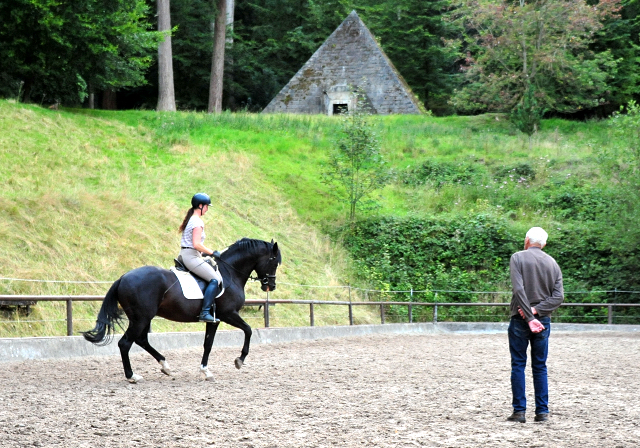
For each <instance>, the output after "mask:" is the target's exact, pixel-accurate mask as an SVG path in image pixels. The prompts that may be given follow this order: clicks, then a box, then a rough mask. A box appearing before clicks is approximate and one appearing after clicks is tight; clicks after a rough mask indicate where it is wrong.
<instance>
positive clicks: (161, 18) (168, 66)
mask: <svg viewBox="0 0 640 448" xmlns="http://www.w3.org/2000/svg"><path fill="white" fill-rule="evenodd" d="M169 2H170V0H157V7H158V31H159V32H161V33H163V39H162V41H161V42H160V44H159V45H158V107H157V110H159V111H175V110H176V97H175V91H174V88H173V55H172V51H171V9H170V4H169Z"/></svg>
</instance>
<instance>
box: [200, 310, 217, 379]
mask: <svg viewBox="0 0 640 448" xmlns="http://www.w3.org/2000/svg"><path fill="white" fill-rule="evenodd" d="M218 325H220V322H216V323H212V322H207V326H206V330H205V334H204V352H203V354H202V362H201V363H200V371H201V372H202V373H203V374H204V379H205V380H207V381H211V380H213V374H212V373H211V372H209V367H208V365H209V354H210V353H211V347H212V346H213V340H214V339H215V337H216V331H218Z"/></svg>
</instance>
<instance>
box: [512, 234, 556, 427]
mask: <svg viewBox="0 0 640 448" xmlns="http://www.w3.org/2000/svg"><path fill="white" fill-rule="evenodd" d="M547 237H548V235H547V232H545V231H544V230H543V229H542V228H540V227H532V228H531V229H529V231H528V232H527V235H526V237H525V239H524V250H523V251H520V252H516V253H515V254H513V255H512V256H511V262H510V271H511V285H512V287H513V296H512V298H511V322H510V323H509V351H510V352H511V391H512V393H513V414H512V415H511V416H510V417H509V418H507V420H509V421H512V422H520V423H525V422H526V418H525V411H526V410H527V399H526V396H525V379H524V369H525V367H526V365H527V346H528V345H529V343H531V371H532V373H533V387H534V390H535V397H536V416H535V421H536V422H544V421H547V420H548V418H549V408H548V404H549V388H548V383H547V352H548V348H549V333H550V332H551V317H550V316H551V313H552V312H553V311H555V310H556V308H558V307H559V306H560V304H561V303H562V301H563V300H564V290H563V288H562V272H560V267H559V266H558V263H556V260H554V259H553V258H552V257H550V256H549V255H547V254H545V253H544V252H543V251H542V248H543V247H544V246H545V245H546V244H547Z"/></svg>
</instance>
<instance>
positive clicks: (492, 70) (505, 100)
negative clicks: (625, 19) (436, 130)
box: [452, 0, 619, 133]
mask: <svg viewBox="0 0 640 448" xmlns="http://www.w3.org/2000/svg"><path fill="white" fill-rule="evenodd" d="M618 9H619V1H618V0H610V1H603V2H600V4H599V6H598V8H592V7H591V6H589V5H588V4H587V2H586V1H585V0H567V1H561V2H559V1H556V0H530V1H525V0H520V1H519V2H511V1H506V0H464V1H462V2H461V3H459V4H458V8H457V9H456V10H455V12H454V15H453V16H452V17H454V18H455V19H456V20H459V21H462V22H463V23H464V24H465V25H466V27H467V29H468V32H467V36H468V38H469V39H470V40H471V42H470V44H469V45H468V46H467V48H466V49H465V50H466V51H465V52H466V56H465V59H466V65H464V66H463V67H462V68H463V72H464V79H465V83H464V85H463V87H462V88H461V89H460V90H458V91H457V92H456V93H455V95H454V97H453V99H452V102H453V104H454V106H455V107H456V109H457V110H459V111H463V112H476V113H477V112H483V111H490V110H496V111H510V110H512V109H513V108H514V107H515V106H516V105H517V104H519V103H522V102H523V98H524V97H525V95H526V94H527V92H530V91H531V87H532V86H533V88H534V89H535V101H536V102H537V103H539V104H537V105H535V107H534V105H533V99H534V96H533V95H532V96H531V98H530V100H527V102H529V106H528V107H529V108H533V109H532V110H530V111H529V113H525V116H527V117H528V119H527V120H524V121H521V123H522V126H521V127H522V129H524V132H527V133H528V131H527V129H531V128H532V124H531V123H535V119H533V117H535V116H537V115H538V114H539V113H540V111H541V110H543V109H548V110H550V111H557V112H571V111H576V110H579V109H582V108H585V107H587V108H589V107H595V106H597V105H598V104H600V103H602V102H604V101H605V100H606V93H607V86H608V84H607V82H608V81H609V80H610V79H611V77H612V76H613V75H614V74H615V69H616V62H615V61H614V59H613V57H612V55H611V54H610V52H609V51H602V52H599V53H596V52H593V51H590V50H589V48H588V47H589V44H591V42H593V40H594V33H596V32H598V31H599V30H600V29H601V28H602V20H604V19H605V18H607V17H609V16H611V15H613V14H615V13H616V12H617V11H618ZM523 112H527V107H526V106H525V107H523V108H522V109H521V110H520V111H518V112H517V113H518V114H519V115H522V113H523ZM531 112H533V114H532V113H531ZM527 123H528V124H527Z"/></svg>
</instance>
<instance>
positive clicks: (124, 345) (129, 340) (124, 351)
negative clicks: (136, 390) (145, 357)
mask: <svg viewBox="0 0 640 448" xmlns="http://www.w3.org/2000/svg"><path fill="white" fill-rule="evenodd" d="M143 329H144V325H142V324H140V322H134V321H131V320H130V321H129V328H127V331H125V332H124V335H123V336H122V338H120V340H119V341H118V348H120V356H121V357H122V367H124V376H125V377H126V378H127V379H128V380H129V382H130V383H137V382H138V381H141V380H142V379H143V378H142V376H140V375H138V374H137V373H133V369H132V368H131V361H130V360H129V350H131V346H132V345H133V343H134V342H135V341H136V340H137V339H138V338H139V337H140V335H141V334H142V330H143Z"/></svg>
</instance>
